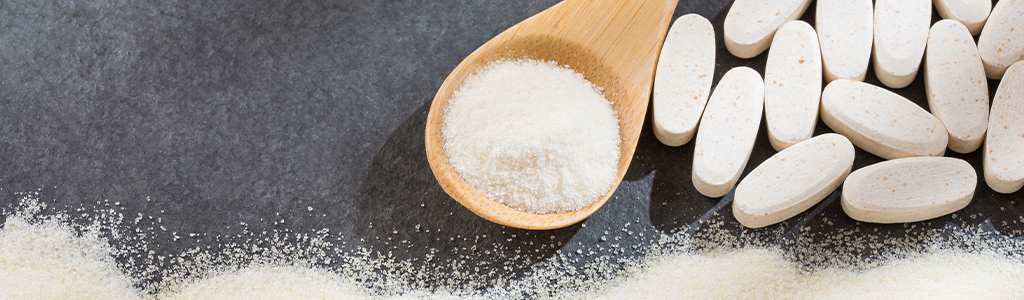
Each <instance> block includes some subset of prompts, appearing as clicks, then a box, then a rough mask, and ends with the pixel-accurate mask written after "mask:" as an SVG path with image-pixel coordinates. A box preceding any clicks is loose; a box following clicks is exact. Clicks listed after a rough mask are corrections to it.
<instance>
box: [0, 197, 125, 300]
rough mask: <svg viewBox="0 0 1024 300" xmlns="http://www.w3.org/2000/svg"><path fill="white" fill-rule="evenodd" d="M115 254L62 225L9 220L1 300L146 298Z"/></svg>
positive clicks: (3, 232)
mask: <svg viewBox="0 0 1024 300" xmlns="http://www.w3.org/2000/svg"><path fill="white" fill-rule="evenodd" d="M112 251H113V250H112V248H111V247H110V245H108V244H107V243H106V242H105V241H103V240H102V239H100V238H98V237H96V236H95V235H92V234H90V233H84V234H81V235H79V234H75V233H73V231H72V230H71V228H70V227H68V226H67V225H66V224H65V223H63V222H60V221H58V220H29V219H24V218H21V217H18V216H8V217H7V220H6V221H5V222H4V223H3V227H2V228H0V299H141V298H142V297H141V295H140V293H139V290H137V289H135V288H134V287H133V280H132V279H131V277H130V276H127V275H125V274H124V273H122V272H121V270H120V269H118V267H117V264H116V263H115V262H114V258H113V257H112V255H111V253H112Z"/></svg>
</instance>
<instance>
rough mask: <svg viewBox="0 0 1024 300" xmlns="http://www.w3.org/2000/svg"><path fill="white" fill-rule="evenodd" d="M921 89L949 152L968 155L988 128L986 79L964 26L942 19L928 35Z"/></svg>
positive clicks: (976, 146)
mask: <svg viewBox="0 0 1024 300" xmlns="http://www.w3.org/2000/svg"><path fill="white" fill-rule="evenodd" d="M927 52H928V55H927V56H925V60H924V89H925V94H927V95H928V107H929V108H931V111H932V114H933V115H935V118H938V119H939V121H942V124H944V125H945V126H946V131H947V132H949V149H950V150H953V151H956V152H959V153H970V152H973V151H974V150H977V149H978V147H980V146H981V142H982V141H984V140H985V130H986V129H987V128H988V79H986V78H985V67H984V66H983V65H982V64H981V56H980V55H978V47H977V46H976V45H975V44H974V37H972V36H971V33H970V32H968V31H967V27H965V26H964V25H963V24H960V22H957V21H953V20H942V21H939V22H937V23H935V25H933V26H932V29H931V32H929V33H928V50H927Z"/></svg>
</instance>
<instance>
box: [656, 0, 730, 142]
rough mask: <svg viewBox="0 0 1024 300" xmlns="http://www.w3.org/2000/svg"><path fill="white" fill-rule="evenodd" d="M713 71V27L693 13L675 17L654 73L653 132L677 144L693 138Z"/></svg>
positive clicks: (706, 100) (661, 139) (708, 92)
mask: <svg viewBox="0 0 1024 300" xmlns="http://www.w3.org/2000/svg"><path fill="white" fill-rule="evenodd" d="M714 72H715V29H714V27H711V22H708V20H707V19H705V18H704V17H701V16H700V15H696V14H689V15H685V16H682V17H679V19H676V21H675V23H673V24H672V28H671V29H669V31H668V37H666V38H665V45H664V46H663V47H662V48H661V57H660V58H659V59H658V69H657V73H656V74H655V77H654V136H656V137H658V140H660V141H661V142H662V143H664V144H665V145H669V146H673V147H676V146H681V145H683V144H686V143H688V142H689V141H690V139H691V138H693V133H694V131H696V130H697V122H700V115H701V113H703V112H704V104H706V103H707V102H708V94H710V93H711V79H712V77H713V75H714Z"/></svg>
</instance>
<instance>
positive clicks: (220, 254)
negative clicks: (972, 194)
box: [0, 199, 1024, 299]
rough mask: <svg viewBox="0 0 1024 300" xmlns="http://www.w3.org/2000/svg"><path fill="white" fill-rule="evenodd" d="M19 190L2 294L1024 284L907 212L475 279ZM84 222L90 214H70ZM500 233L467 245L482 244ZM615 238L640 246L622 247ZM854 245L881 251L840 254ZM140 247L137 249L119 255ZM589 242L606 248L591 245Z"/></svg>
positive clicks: (566, 253)
mask: <svg viewBox="0 0 1024 300" xmlns="http://www.w3.org/2000/svg"><path fill="white" fill-rule="evenodd" d="M28 200H29V201H28V202H29V204H28V205H22V206H21V208H20V209H19V210H17V211H15V212H14V213H13V214H11V215H6V216H2V217H6V222H5V223H3V227H2V228H0V299H254V298H260V299H522V298H539V299H547V298H555V299H594V298H605V299H621V298H643V299H651V298H654V299H663V298H671V299H780V298H783V299H836V298H866V299H876V298H885V299H889V298H895V299H936V298H943V299H978V298H982V299H1015V298H1019V295H1021V294H1022V293H1024V260H1022V258H1021V249H1024V242H1022V240H1021V239H1019V238H1011V237H1007V236H1002V235H998V234H996V233H994V232H993V231H991V229H986V226H985V225H984V224H982V225H981V226H980V227H965V228H958V227H950V226H947V227H946V228H938V229H926V230H921V228H915V226H916V225H915V224H908V225H906V226H904V227H905V228H906V230H907V233H908V234H906V235H899V236H893V237H882V236H879V235H876V234H871V233H867V232H861V231H858V230H857V229H856V228H854V229H853V230H845V229H841V230H836V231H829V230H826V231H824V233H822V232H815V233H810V232H807V233H805V234H804V235H801V236H802V237H801V236H796V237H799V238H795V239H794V240H795V241H796V242H794V243H796V245H794V246H793V247H790V248H789V249H785V250H784V249H782V248H779V247H777V246H772V245H774V244H776V243H774V242H766V243H762V242H758V240H762V239H763V236H761V235H764V236H768V237H777V236H779V235H784V234H785V232H780V231H773V230H746V229H742V228H738V229H734V228H728V227H729V224H732V223H734V222H732V221H729V220H726V219H725V218H723V217H722V216H721V215H720V214H717V213H714V214H712V216H711V217H710V218H709V219H707V220H704V221H702V222H701V223H700V224H695V226H696V227H694V228H683V229H681V230H680V232H678V233H672V234H668V233H660V232H658V231H656V230H649V229H645V228H644V227H638V224H636V223H634V222H636V221H630V222H626V225H625V226H624V227H623V228H622V230H623V232H627V233H628V234H625V235H622V236H626V237H638V236H643V235H645V234H646V235H647V236H650V237H652V238H653V239H646V240H640V239H636V240H633V241H630V242H628V243H627V244H636V243H642V241H648V242H649V243H647V244H641V245H629V246H619V245H618V244H617V241H620V239H619V237H622V236H613V235H609V237H611V238H609V239H608V242H599V243H596V244H592V245H588V244H585V243H579V244H576V243H573V244H574V245H576V246H578V247H562V246H561V245H559V249H560V250H558V251H557V252H556V253H555V254H554V255H553V256H550V257H547V258H546V259H543V260H542V261H537V262H534V263H530V265H531V267H530V270H529V271H528V272H527V273H526V274H522V275H519V276H498V277H500V279H499V280H485V279H483V278H494V276H490V275H487V276H481V275H482V274H486V271H482V270H478V268H481V267H483V265H479V264H474V263H473V262H472V261H473V260H474V257H469V256H467V257H465V258H463V259H460V260H465V261H461V262H457V263H456V262H453V263H456V264H458V265H459V266H458V267H455V268H454V271H439V270H437V269H436V268H434V267H433V266H431V265H430V264H429V263H427V262H425V261H416V260H415V259H414V260H395V259H394V258H392V253H390V252H389V253H372V252H371V251H369V250H367V249H363V248H360V250H358V251H355V252H345V251H343V249H342V248H345V247H344V246H342V245H338V244H337V243H335V242H334V241H339V242H338V243H340V241H341V240H340V239H335V238H332V237H331V235H330V234H329V233H328V231H327V230H320V231H315V232H313V233H296V232H292V231H287V230H284V231H280V232H264V231H262V230H261V231H259V232H254V231H255V230H253V229H254V228H250V227H248V226H246V225H243V227H241V228H239V230H240V231H241V233H240V234H238V235H237V236H221V237H217V239H218V240H225V241H229V240H244V241H245V242H242V243H236V242H225V243H224V244H219V245H216V246H214V247H210V246H198V247H196V248H193V249H191V250H186V251H184V252H182V253H170V254H154V253H153V252H151V251H148V250H147V249H146V247H148V245H149V243H147V242H145V241H144V240H135V237H134V236H130V235H124V234H118V233H116V232H117V231H118V230H117V229H121V230H125V229H127V230H125V231H135V229H140V228H142V231H143V232H154V233H157V234H160V233H164V232H163V231H160V230H158V229H154V228H153V227H155V226H158V225H156V224H157V223H154V224H152V225H148V226H149V227H139V226H146V225H140V224H139V223H140V220H146V219H149V216H135V217H134V218H128V219H127V220H125V219H124V218H123V217H122V216H120V213H119V212H118V211H117V210H108V209H77V210H75V211H76V213H75V214H74V217H72V216H70V215H68V214H63V213H60V212H57V215H56V216H48V217H43V216H39V214H40V211H41V210H42V209H43V207H44V205H41V204H39V203H37V202H36V200H35V199H28ZM103 206H105V205H103ZM4 214H7V213H6V212H5V213H4ZM83 216H88V217H83ZM159 218H160V217H154V218H153V219H154V220H156V219H159ZM83 221H84V223H88V224H90V225H86V226H82V225H74V224H80V223H83ZM154 222H156V221H154ZM733 225H735V224H733ZM583 229H585V230H589V229H592V228H591V226H588V227H584V228H583ZM170 230H171V232H173V229H170ZM594 230H606V229H605V228H598V229H594ZM634 230H635V231H634ZM171 232H166V233H164V234H168V235H170V234H172V233H171ZM604 232H605V233H604V234H606V235H608V234H610V232H608V231H604ZM821 234H824V235H821ZM100 236H105V237H107V236H109V238H101V237H100ZM150 238H153V236H146V237H145V239H150ZM805 238H810V239H813V240H807V239H805ZM163 239H165V240H166V239H167V237H164V238H163ZM113 240H116V241H118V242H117V243H114V245H120V246H119V247H128V248H131V249H116V247H115V246H113V245H111V244H108V241H113ZM623 242H625V241H623ZM602 244H603V245H604V246H602ZM609 244H610V245H609ZM783 244H789V243H783ZM508 246H509V245H498V244H495V245H488V244H479V245H474V247H480V248H479V252H482V253H490V252H489V251H492V250H495V249H499V248H500V247H508ZM566 246H568V245H566ZM535 247H536V248H543V247H544V246H542V245H537V246H535ZM602 247H606V248H602ZM626 247H631V248H632V249H634V250H637V248H638V247H639V248H640V249H646V250H643V251H645V253H646V254H643V255H640V256H637V257H634V258H623V256H622V255H620V254H621V253H622V252H621V250H622V248H626ZM531 249H534V248H530V247H526V248H523V250H524V251H529V250H531ZM602 249H604V250H602ZM858 251H867V252H877V253H880V254H878V255H874V256H873V257H874V258H873V259H863V258H862V257H860V256H857V255H854V254H851V253H855V252H858ZM139 253H149V255H148V256H147V258H146V259H143V260H141V261H138V260H131V259H130V258H131V257H132V255H137V254H139ZM494 253H497V252H494ZM594 253H605V254H597V255H596V257H592V258H589V257H591V255H594ZM460 257H462V256H460ZM505 259H507V260H510V261H522V259H523V257H518V256H517V257H505ZM115 261H125V262H126V264H127V265H126V266H122V267H119V266H118V263H116V262H115ZM428 261H429V259H428ZM446 263H447V262H446ZM154 269H155V270H157V271H154ZM466 282H475V283H474V284H476V285H467V284H466ZM136 286H140V287H142V289H141V290H140V289H137V288H135V287H136Z"/></svg>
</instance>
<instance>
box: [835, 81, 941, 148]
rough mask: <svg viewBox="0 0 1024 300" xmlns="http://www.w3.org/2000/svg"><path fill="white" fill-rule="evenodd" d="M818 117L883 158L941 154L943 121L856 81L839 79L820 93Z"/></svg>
mask: <svg viewBox="0 0 1024 300" xmlns="http://www.w3.org/2000/svg"><path fill="white" fill-rule="evenodd" d="M821 120H822V121H824V122H825V125H828V127H829V128H832V130H834V131H835V132H836V133H839V134H842V135H844V136H846V138H848V139H850V141H851V142H853V144H854V145H856V146H857V147H860V148H861V149H864V150H866V151H868V152H871V153H872V154H874V155H878V156H879V157H882V158H885V159H894V158H901V157H911V156H942V155H943V154H945V152H946V141H947V139H948V134H947V133H946V128H945V127H943V125H942V122H939V119H936V118H935V117H934V116H932V115H931V114H930V113H928V112H927V111H925V110H924V109H923V108H921V107H920V106H917V104H914V102H910V100H907V98H903V96H900V95H897V94H896V93H893V92H890V91H888V90H886V89H883V88H880V87H877V86H873V85H870V84H867V83H863V82H859V81H851V80H846V79H840V80H836V81H833V82H832V83H829V84H828V86H826V87H825V90H824V91H822V93H821Z"/></svg>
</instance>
